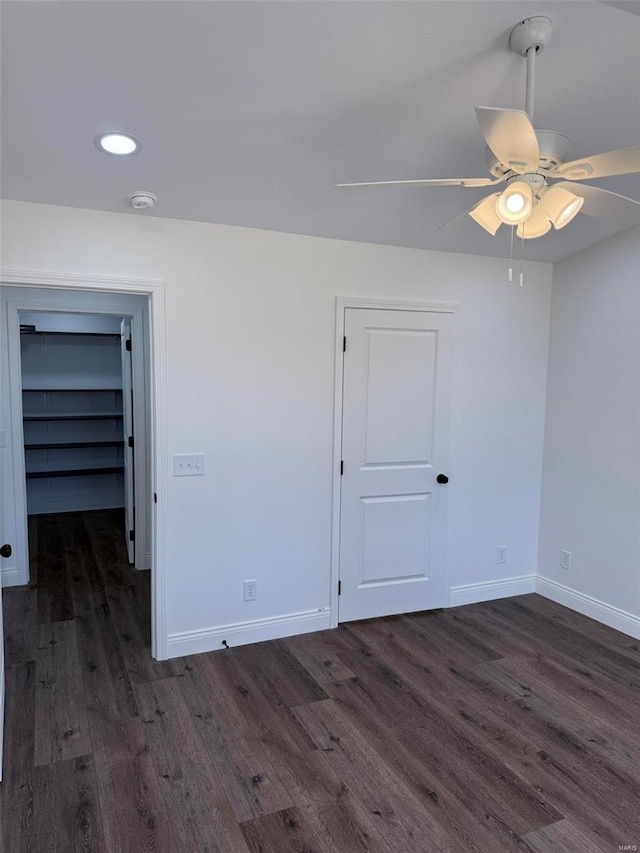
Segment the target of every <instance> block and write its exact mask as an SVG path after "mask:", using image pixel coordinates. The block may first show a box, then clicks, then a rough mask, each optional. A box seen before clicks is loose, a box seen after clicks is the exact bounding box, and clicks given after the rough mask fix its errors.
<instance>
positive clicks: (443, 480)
mask: <svg viewBox="0 0 640 853" xmlns="http://www.w3.org/2000/svg"><path fill="white" fill-rule="evenodd" d="M448 482H449V478H448V477H447V475H446V474H438V476H437V477H436V483H440V484H441V485H443V486H444V485H446V484H447V483H448Z"/></svg>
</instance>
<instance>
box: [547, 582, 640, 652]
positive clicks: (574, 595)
mask: <svg viewBox="0 0 640 853" xmlns="http://www.w3.org/2000/svg"><path fill="white" fill-rule="evenodd" d="M536 592H538V593H539V594H540V595H544V597H545V598H550V599H551V601H555V602H557V603H558V604H564V606H565V607H569V608H571V610H577V612H578V613H582V615H583V616H589V617H590V618H591V619H595V620H596V622H602V623H604V624H605V625H608V626H609V627H610V628H615V629H616V630H617V631H622V633H623V634H628V635H629V636H630V637H634V638H635V639H636V640H640V616H634V615H633V613H628V612H627V611H626V610H621V609H620V608H619V607H614V606H613V605H612V604H607V603H606V602H605V601H600V600H599V599H597V598H592V597H591V596H590V595H586V594H585V593H584V592H578V590H576V589H571V587H569V586H565V585H564V584H562V583H558V581H553V580H551V579H550V578H543V577H540V575H538V577H537V578H536Z"/></svg>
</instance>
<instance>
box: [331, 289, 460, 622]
mask: <svg viewBox="0 0 640 853" xmlns="http://www.w3.org/2000/svg"><path fill="white" fill-rule="evenodd" d="M347 308H378V309H381V308H382V309H385V310H387V311H429V312H431V313H440V314H455V313H456V312H457V310H458V309H459V308H460V303H459V302H423V301H422V300H414V299H381V298H375V297H366V296H337V297H336V349H335V372H334V380H333V389H334V390H333V394H334V396H333V413H334V414H333V474H332V488H331V498H332V499H331V572H330V576H331V579H330V583H331V586H330V591H329V601H330V607H331V627H332V628H337V627H338V623H339V620H340V613H339V608H340V599H339V597H338V580H339V578H340V511H341V497H342V481H341V475H340V461H341V460H342V408H343V395H342V388H343V380H344V355H345V354H344V347H343V343H344V326H345V310H346V309H347Z"/></svg>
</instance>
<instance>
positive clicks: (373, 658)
mask: <svg viewBox="0 0 640 853" xmlns="http://www.w3.org/2000/svg"><path fill="white" fill-rule="evenodd" d="M121 529H122V519H121V516H120V513H119V512H115V511H109V512H94V513H75V514H67V515H59V516H40V517H37V518H33V519H31V521H30V536H31V554H32V568H33V578H34V582H33V583H32V584H31V585H30V586H29V587H21V588H14V589H8V590H5V591H4V607H5V632H6V666H7V669H6V685H7V714H6V727H5V777H4V781H3V783H2V785H1V787H0V805H1V829H0V833H1V843H0V849H1V850H2V851H3V853H18V851H33V853H45V852H46V851H54V853H72V852H73V851H108V853H116V851H118V853H149V852H150V851H163V853H164V852H165V851H166V853H175V852H176V851H179V852H180V853H182V851H185V853H190V852H191V851H193V853H207V851H211V853H213V852H214V851H215V853H367V851H368V853H420V851H425V853H427V851H428V853H431V851H447V853H448V851H452V853H453V851H483V853H502V851H515V850H518V851H529V853H596V852H597V851H600V853H602V851H617V850H618V849H620V845H631V846H629V847H627V848H626V849H629V850H631V849H634V848H633V845H639V846H640V713H639V711H640V701H639V700H640V644H639V643H638V642H637V641H634V640H632V639H630V638H629V637H626V636H625V635H622V634H619V633H617V632H615V631H613V630H610V629H609V628H606V627H604V626H602V625H599V624H597V623H595V622H592V621H591V620H589V619H586V618H584V617H582V616H580V615H578V614H575V613H573V612H571V611H569V610H566V609H565V608H562V607H560V606H558V605H556V604H553V603H552V602H550V601H547V600H545V599H543V598H540V597H538V596H535V595H529V596H522V597H519V598H512V599H505V600H502V601H495V602H490V603H485V604H477V605H471V606H467V607H461V608H457V609H455V610H447V611H439V612H434V613H419V614H414V615H411V616H404V617H393V618H388V619H376V620H372V621H370V622H360V623H353V624H350V625H348V626H344V627H341V628H339V629H338V630H336V631H325V632H322V633H319V634H308V635H305V636H302V637H295V638H292V639H288V640H282V641H274V642H268V643H261V644H258V645H253V646H244V647H241V648H234V649H230V650H228V651H221V652H214V653H210V654H206V655H198V656H194V657H190V658H182V659H178V660H173V661H168V662H163V663H158V662H155V661H153V660H152V659H151V656H150V652H149V636H150V630H149V624H150V615H149V614H150V606H149V605H150V602H149V575H148V573H146V572H140V573H137V572H135V571H132V570H131V569H130V568H129V566H128V565H127V563H126V559H125V553H124V547H123V542H122V541H121V538H122V534H121Z"/></svg>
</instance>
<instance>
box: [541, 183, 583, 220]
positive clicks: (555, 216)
mask: <svg viewBox="0 0 640 853" xmlns="http://www.w3.org/2000/svg"><path fill="white" fill-rule="evenodd" d="M540 204H541V205H542V206H543V207H544V210H545V212H546V214H547V216H548V217H549V219H550V220H551V221H552V222H553V225H554V228H555V229H556V230H557V231H559V230H560V229H561V228H564V226H565V225H568V224H569V222H571V220H572V219H573V217H574V216H576V214H578V213H579V212H580V208H581V207H582V205H583V204H584V199H583V198H582V196H578V195H576V194H575V193H572V192H571V190H566V189H564V188H563V187H560V186H558V185H557V184H556V186H554V187H550V188H549V189H548V190H547V191H546V192H545V194H544V195H543V196H542V197H541V199H540Z"/></svg>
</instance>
